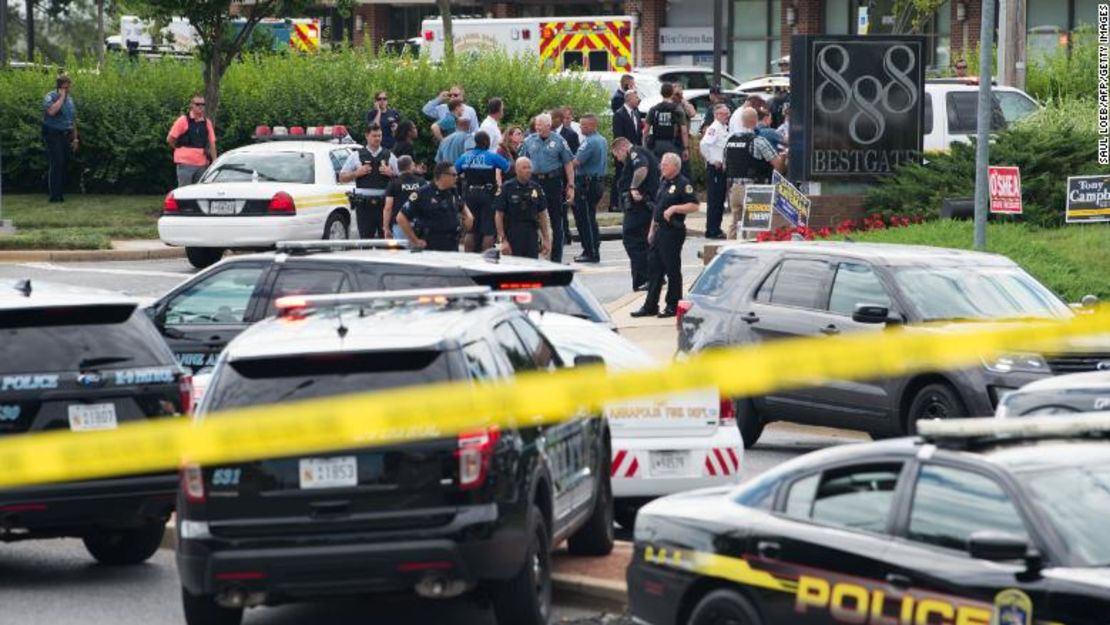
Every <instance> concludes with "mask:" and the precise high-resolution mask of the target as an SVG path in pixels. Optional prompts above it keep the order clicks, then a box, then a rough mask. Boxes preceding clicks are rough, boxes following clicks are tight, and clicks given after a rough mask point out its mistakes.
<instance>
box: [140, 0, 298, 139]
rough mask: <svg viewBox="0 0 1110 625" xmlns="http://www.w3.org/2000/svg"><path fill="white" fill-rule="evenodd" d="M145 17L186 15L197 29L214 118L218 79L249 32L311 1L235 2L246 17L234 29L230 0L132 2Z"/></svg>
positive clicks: (213, 116)
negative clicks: (237, 27)
mask: <svg viewBox="0 0 1110 625" xmlns="http://www.w3.org/2000/svg"><path fill="white" fill-rule="evenodd" d="M131 4H134V5H137V6H136V9H137V10H138V11H139V12H140V13H141V14H143V15H144V17H152V18H155V19H158V20H163V21H168V20H169V19H170V18H172V17H185V18H188V20H189V23H190V24H192V26H193V28H194V29H195V30H196V31H197V35H199V38H200V44H199V45H198V46H197V54H198V56H200V59H201V61H202V62H203V64H204V70H203V75H204V98H205V100H206V101H207V103H208V107H207V112H208V116H209V117H211V118H213V119H215V118H216V116H217V114H218V113H219V110H220V82H221V81H222V80H223V77H224V73H225V72H227V68H228V67H230V66H231V63H232V62H233V61H234V60H235V58H236V57H237V56H238V55H239V53H240V52H242V51H243V46H244V45H245V44H246V43H247V42H248V41H250V37H251V33H253V32H254V28H255V26H257V25H258V23H259V22H260V21H262V18H264V17H271V16H276V17H281V16H286V15H295V14H297V13H299V12H300V11H302V10H303V9H304V8H305V7H306V6H309V5H311V4H313V2H312V0H256V1H255V2H253V3H250V4H247V3H238V4H239V7H240V11H241V13H240V17H241V18H243V19H244V20H245V22H244V23H243V25H242V28H241V29H239V30H236V28H235V25H234V24H233V23H232V20H233V17H232V15H231V4H232V2H231V0H143V1H141V2H134V3H131Z"/></svg>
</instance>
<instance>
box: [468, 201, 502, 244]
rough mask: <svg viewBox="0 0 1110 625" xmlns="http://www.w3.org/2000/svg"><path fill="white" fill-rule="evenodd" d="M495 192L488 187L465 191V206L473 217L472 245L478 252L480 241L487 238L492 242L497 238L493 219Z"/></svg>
mask: <svg viewBox="0 0 1110 625" xmlns="http://www.w3.org/2000/svg"><path fill="white" fill-rule="evenodd" d="M494 193H495V190H494V188H493V186H492V185H490V186H488V187H487V186H484V185H482V186H472V187H469V188H468V189H467V190H466V205H467V207H469V208H470V213H471V214H472V215H474V230H473V233H474V245H475V246H476V248H477V250H478V251H479V252H481V251H485V250H483V249H482V245H483V244H482V240H483V239H485V238H486V237H489V238H490V240H492V239H493V238H494V237H496V236H497V224H496V222H494V219H493V194H494Z"/></svg>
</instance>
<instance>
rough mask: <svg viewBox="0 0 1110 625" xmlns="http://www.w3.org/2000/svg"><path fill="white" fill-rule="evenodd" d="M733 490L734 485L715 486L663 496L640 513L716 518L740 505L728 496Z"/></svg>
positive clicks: (705, 518)
mask: <svg viewBox="0 0 1110 625" xmlns="http://www.w3.org/2000/svg"><path fill="white" fill-rule="evenodd" d="M733 490H735V487H734V486H715V487H712V488H699V489H697V490H691V491H686V492H684V493H678V494H676V495H669V496H667V497H661V498H659V499H656V500H654V501H652V502H650V503H648V504H647V505H646V506H644V507H643V508H640V514H646V515H650V516H662V517H686V518H691V519H703V520H716V519H718V518H720V517H723V516H726V511H728V510H729V509H730V508H731V507H732V506H735V505H738V504H734V503H732V501H731V500H730V499H729V498H728V496H729V493H731V492H732V491H733Z"/></svg>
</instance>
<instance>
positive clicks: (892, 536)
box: [628, 413, 1110, 625]
mask: <svg viewBox="0 0 1110 625" xmlns="http://www.w3.org/2000/svg"><path fill="white" fill-rule="evenodd" d="M920 428H921V431H922V433H923V434H924V436H923V437H919V438H904V439H898V440H893V441H884V442H881V443H863V444H855V445H844V446H838V447H834V448H830V449H826V450H822V451H818V452H814V453H811V454H808V455H806V456H803V457H800V458H797V459H795V460H792V461H790V462H787V463H784V464H782V465H780V466H778V467H776V468H775V469H773V470H771V471H769V472H767V473H764V474H763V475H761V476H759V477H758V478H757V479H755V480H753V481H751V482H748V483H747V484H745V485H743V486H741V487H740V488H738V489H736V490H734V491H722V490H714V491H695V492H691V493H686V494H681V495H674V496H671V497H667V498H665V499H661V500H657V501H655V502H653V503H651V504H648V506H647V507H645V508H643V509H642V510H641V511H640V515H639V517H638V518H637V521H636V531H635V540H636V544H635V549H634V554H633V560H632V563H631V564H630V566H629V568H628V595H629V605H630V608H631V612H632V616H633V617H634V619H636V622H637V623H643V624H646V625H672V624H683V625H717V624H723V623H737V624H742V625H774V624H778V623H796V624H798V625H811V624H812V625H816V624H830V625H831V624H838V625H839V624H843V625H847V624H868V625H903V624H911V623H912V624H922V625H925V624H946V625H956V624H961V625H972V624H974V625H991V624H1001V623H1006V624H1014V625H1019V624H1020V625H1033V624H1034V623H1042V624H1047V623H1068V624H1069V625H1087V624H1090V625H1095V624H1100V625H1101V624H1102V623H1106V617H1107V614H1110V582H1108V581H1107V580H1108V579H1110V533H1108V532H1106V530H1105V527H1106V519H1107V518H1108V515H1110V443H1108V442H1107V440H1106V436H1107V434H1108V433H1110V413H1100V416H1099V417H1096V418H1093V419H1090V418H1087V419H1085V418H1084V417H1030V418H1028V419H994V418H988V419H967V420H949V421H934V422H931V423H925V422H923V424H922V425H921V426H920Z"/></svg>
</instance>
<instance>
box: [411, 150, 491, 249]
mask: <svg viewBox="0 0 1110 625" xmlns="http://www.w3.org/2000/svg"><path fill="white" fill-rule="evenodd" d="M457 177H458V173H456V172H455V166H454V165H453V164H451V163H436V168H435V176H434V178H433V180H432V182H431V183H430V184H426V185H424V186H423V187H421V188H420V190H419V191H414V192H413V193H412V194H411V195H409V199H408V201H407V202H405V205H404V207H402V208H401V214H400V215H399V216H398V217H397V225H398V226H401V230H402V231H403V232H404V233H405V236H406V237H408V239H409V242H410V243H411V245H412V246H413V247H414V248H418V249H429V250H435V251H440V252H457V251H459V234H460V231H461V229H463V228H465V229H466V230H469V229H470V228H471V227H472V226H473V225H474V216H473V215H471V214H470V210H469V209H468V208H467V207H466V204H464V203H463V200H462V197H460V196H459V191H458V189H456V188H455V179H456V178H457ZM460 217H461V220H460ZM460 221H461V223H460Z"/></svg>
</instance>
